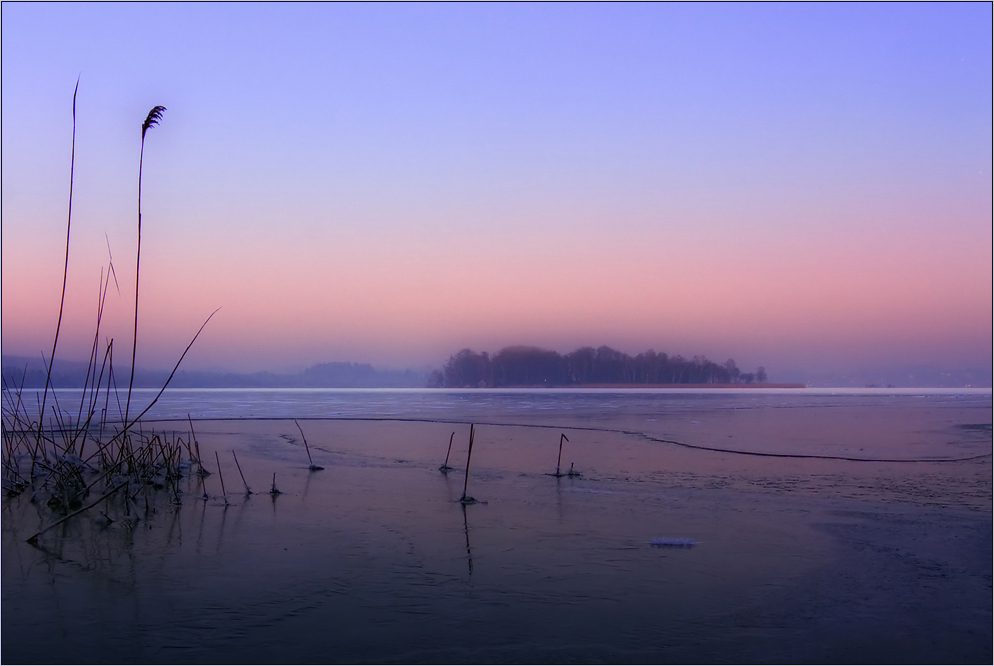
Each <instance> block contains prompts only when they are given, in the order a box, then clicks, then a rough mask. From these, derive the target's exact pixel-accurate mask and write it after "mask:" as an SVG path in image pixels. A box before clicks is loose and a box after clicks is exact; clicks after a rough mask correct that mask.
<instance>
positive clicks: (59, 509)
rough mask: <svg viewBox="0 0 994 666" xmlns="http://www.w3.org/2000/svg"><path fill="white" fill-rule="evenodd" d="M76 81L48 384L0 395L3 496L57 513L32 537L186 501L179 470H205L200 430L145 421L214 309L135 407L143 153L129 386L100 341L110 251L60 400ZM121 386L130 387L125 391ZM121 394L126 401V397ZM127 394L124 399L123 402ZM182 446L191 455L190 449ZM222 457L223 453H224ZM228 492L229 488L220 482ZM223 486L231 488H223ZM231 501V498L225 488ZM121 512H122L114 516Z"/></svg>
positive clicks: (154, 120)
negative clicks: (77, 384)
mask: <svg viewBox="0 0 994 666" xmlns="http://www.w3.org/2000/svg"><path fill="white" fill-rule="evenodd" d="M78 86H79V82H78V81H77V87H76V90H74V92H73V107H72V108H73V145H72V160H71V165H70V176H69V179H70V183H69V209H68V210H69V213H68V218H67V222H66V244H65V253H66V258H65V270H64V272H63V285H62V301H61V302H60V305H59V320H58V324H57V325H56V331H55V336H54V342H53V344H52V356H51V357H49V358H48V359H46V360H45V363H46V377H45V387H44V390H43V391H41V392H40V394H36V395H35V401H34V404H31V401H30V399H29V396H31V395H32V394H33V393H32V392H29V391H27V390H25V389H24V386H23V383H24V382H23V378H22V380H21V383H20V384H19V385H17V384H13V383H12V382H9V381H8V379H7V377H6V376H5V377H4V378H3V385H2V400H0V430H2V432H0V440H2V451H0V458H2V463H0V482H2V488H3V492H4V494H5V496H6V497H8V498H13V497H17V496H20V495H22V494H25V493H29V494H30V501H31V502H32V503H37V504H41V505H45V506H48V507H49V508H50V509H51V511H52V516H51V518H52V521H51V522H50V523H49V524H48V525H47V526H46V527H44V528H43V529H41V530H40V531H39V532H37V533H35V534H34V535H32V536H31V537H30V538H29V539H28V541H29V542H30V543H34V544H37V541H38V538H39V537H40V536H41V535H42V534H44V533H45V532H48V531H49V530H51V529H53V528H55V527H57V526H59V525H62V524H63V523H65V522H66V521H68V520H71V519H72V518H74V517H76V516H78V515H80V514H82V513H84V512H86V511H89V510H91V509H93V508H95V507H98V506H100V507H101V513H102V515H103V516H104V519H105V520H106V521H107V522H108V523H112V522H116V521H117V520H123V521H126V522H127V521H135V520H139V519H141V517H142V515H144V516H145V517H148V516H149V515H150V514H151V513H154V512H155V510H156V505H157V501H156V500H157V499H160V498H162V497H166V498H168V500H169V501H170V502H173V503H178V502H180V497H181V494H182V491H181V488H180V484H179V480H180V479H181V478H183V477H184V476H187V475H188V474H190V470H191V467H192V465H194V464H196V465H197V467H198V468H199V471H200V473H201V475H204V474H206V471H205V470H204V468H203V464H202V461H201V459H200V447H199V443H198V442H197V441H196V437H195V435H194V433H193V423H192V420H191V421H190V433H189V437H188V438H187V439H184V437H183V436H182V435H179V434H176V433H161V432H155V431H154V430H146V428H145V427H144V425H143V423H142V421H141V419H142V417H143V416H144V415H145V414H146V413H148V411H149V410H150V409H151V408H152V407H153V406H154V405H155V403H156V402H157V401H158V400H159V398H160V397H161V396H162V394H163V392H164V391H165V390H166V387H167V386H168V385H169V382H170V381H171V380H172V378H173V376H174V375H175V374H176V371H177V370H178V369H179V366H180V364H181V363H182V362H183V359H184V358H185V357H186V354H187V353H188V352H189V351H190V348H191V347H192V346H193V343H194V342H195V341H196V340H197V338H198V337H199V336H200V333H201V332H202V331H203V330H204V327H206V325H207V323H208V322H209V321H210V320H211V318H212V317H213V316H214V314H216V312H217V311H216V310H215V312H214V313H212V314H211V315H210V316H209V317H207V320H206V321H205V322H204V323H203V325H202V326H201V327H200V329H199V330H198V331H197V333H196V334H195V335H194V336H193V339H192V340H191V341H190V343H189V344H188V345H187V347H186V349H185V350H184V351H183V353H182V354H181V355H180V357H179V360H178V361H177V362H176V365H175V366H174V367H173V370H172V372H171V373H170V375H169V377H168V378H167V379H166V381H165V383H164V384H163V386H162V388H161V389H160V390H159V392H158V394H156V396H155V397H154V398H153V399H152V401H151V402H150V403H149V404H148V405H147V406H146V407H145V408H144V409H143V410H142V411H141V412H140V413H139V414H137V415H136V416H133V415H132V413H131V403H132V392H133V385H134V368H135V358H136V356H135V353H136V352H135V350H136V348H137V337H138V334H137V327H138V284H137V274H138V270H140V261H141V245H140V243H141V160H140V162H139V186H138V187H139V194H138V197H139V203H138V234H139V241H138V242H139V246H138V251H137V255H136V283H135V340H134V344H133V346H132V359H131V360H132V362H131V367H130V369H129V370H130V372H129V375H130V377H129V381H128V387H127V391H126V392H122V391H119V390H118V385H117V380H116V377H115V373H114V362H113V360H114V340H113V339H110V340H108V341H107V342H106V344H105V345H103V346H102V347H101V345H100V340H101V323H102V320H103V314H104V309H105V305H106V301H107V294H108V291H109V287H110V284H111V281H112V280H113V282H114V283H115V285H116V283H117V277H116V273H115V271H114V265H113V259H112V258H111V259H109V263H108V265H107V267H106V269H105V270H104V269H102V270H101V275H100V288H99V299H98V304H97V317H96V326H95V331H94V336H93V344H92V346H91V350H90V358H89V362H88V365H87V371H86V376H85V379H84V383H83V389H82V392H81V394H80V398H79V404H78V405H76V404H73V405H63V404H60V402H59V399H58V394H57V393H56V391H55V387H54V386H53V384H52V365H53V361H54V358H55V353H56V349H57V346H58V340H59V333H60V328H61V324H62V314H63V309H64V306H65V292H66V276H67V275H68V265H69V241H70V231H71V228H72V185H73V182H72V181H73V177H74V173H73V167H74V164H75V136H76V94H77V92H78ZM163 111H165V108H164V107H161V106H156V107H153V109H152V110H151V111H150V112H149V114H148V116H147V117H146V119H145V121H144V122H143V123H142V133H141V140H142V141H141V159H144V149H145V136H146V133H147V132H148V130H149V129H150V128H151V127H154V126H155V125H157V124H158V123H159V121H160V120H161V117H162V112H163ZM122 393H123V396H122ZM122 397H123V401H122ZM122 402H123V405H122ZM184 450H185V452H186V455H185V456H184ZM218 465H219V467H220V461H218ZM222 493H223V491H222ZM223 494H225V493H223ZM225 501H227V498H226V494H225ZM110 513H114V514H115V518H111V517H110V515H109V514H110Z"/></svg>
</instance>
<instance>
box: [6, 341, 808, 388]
mask: <svg viewBox="0 0 994 666" xmlns="http://www.w3.org/2000/svg"><path fill="white" fill-rule="evenodd" d="M2 364H3V383H4V386H5V387H7V388H15V387H21V388H42V387H44V385H45V373H46V368H45V364H44V363H43V362H42V360H41V358H40V357H38V358H30V357H26V356H6V355H5V356H3V358H2ZM127 370H128V369H127V368H125V369H123V370H121V369H116V368H115V371H116V373H117V380H118V382H120V380H121V378H122V377H123V378H124V380H125V386H126V385H127ZM122 373H123V374H122ZM86 377H87V364H86V363H85V362H82V361H70V360H63V359H58V358H57V359H56V361H55V364H54V365H53V368H52V384H53V386H55V387H57V388H80V387H82V386H83V385H84V383H85V382H86ZM168 377H169V372H168V371H167V370H151V369H143V368H141V367H138V368H136V369H135V386H136V387H137V388H161V387H162V385H163V384H164V383H165V382H166V379H167V378H168ZM169 386H170V388H426V387H427V388H522V387H527V388H665V387H680V388H747V387H749V388H751V387H755V388H800V387H803V386H804V385H803V384H771V383H770V382H769V380H768V378H767V376H766V370H765V369H763V368H762V367H760V368H757V369H756V370H755V371H753V372H743V371H742V370H740V369H739V368H738V366H737V365H736V364H735V361H733V360H732V359H729V360H727V361H725V362H724V363H720V364H719V363H715V362H713V361H709V360H708V359H707V358H706V357H704V356H694V357H692V358H690V359H687V358H684V357H683V356H679V355H675V356H669V355H667V354H665V353H657V352H655V351H653V350H651V349H650V350H649V351H647V352H643V353H641V354H637V355H636V356H629V355H628V354H625V353H624V352H620V351H618V350H616V349H612V348H610V347H607V346H601V347H598V348H596V349H595V348H593V347H581V348H580V349H577V350H575V351H572V352H570V353H568V354H559V353H558V352H555V351H549V350H546V349H541V348H539V347H528V346H520V345H519V346H513V347H505V348H504V349H501V350H500V351H498V352H497V353H495V354H492V355H491V354H488V353H487V352H474V351H472V350H470V349H463V350H462V351H460V352H458V353H457V354H455V355H453V356H451V357H449V360H448V361H446V363H445V365H444V366H443V367H442V369H440V370H438V369H436V370H430V371H429V369H428V368H425V369H424V370H410V369H408V370H381V369H377V368H374V367H373V366H372V365H370V364H368V363H345V362H336V363H318V364H316V365H312V366H311V367H309V368H307V369H305V370H301V371H300V372H295V373H274V372H253V373H238V372H225V371H209V370H183V369H180V370H179V372H177V373H176V375H175V376H174V377H173V379H172V381H171V382H170V383H169Z"/></svg>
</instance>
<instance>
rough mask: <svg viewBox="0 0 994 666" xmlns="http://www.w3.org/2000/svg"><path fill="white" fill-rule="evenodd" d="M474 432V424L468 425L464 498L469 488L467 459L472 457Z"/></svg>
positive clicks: (463, 487)
mask: <svg viewBox="0 0 994 666" xmlns="http://www.w3.org/2000/svg"><path fill="white" fill-rule="evenodd" d="M475 434H476V426H475V425H474V424H472V423H471V424H470V425H469V452H468V453H467V454H466V480H465V481H463V484H462V498H461V499H466V490H467V489H468V488H469V459H470V458H472V457H473V437H474V435H475Z"/></svg>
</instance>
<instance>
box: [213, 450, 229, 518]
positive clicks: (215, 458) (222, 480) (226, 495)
mask: <svg viewBox="0 0 994 666" xmlns="http://www.w3.org/2000/svg"><path fill="white" fill-rule="evenodd" d="M214 460H216V461H217V478H219V479H221V497H223V498H224V504H225V506H227V504H228V493H227V492H226V491H225V489H224V474H222V473H221V458H220V457H219V456H218V455H217V451H215V452H214Z"/></svg>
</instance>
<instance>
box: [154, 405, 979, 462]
mask: <svg viewBox="0 0 994 666" xmlns="http://www.w3.org/2000/svg"><path fill="white" fill-rule="evenodd" d="M193 420H194V421H235V422H238V421H292V420H293V419H292V418H289V417H283V416H245V417H237V418H211V417H203V418H197V419H193ZM298 420H301V421H360V422H383V421H386V422H398V423H439V424H446V425H470V423H475V424H476V425H485V426H497V427H510V428H546V429H549V430H579V431H581V432H605V433H614V434H619V435H629V436H632V437H641V438H642V439H645V440H647V441H650V442H657V443H659V444H672V445H673V446H680V447H683V448H686V449H696V450H698V451H710V452H712V453H730V454H734V455H740V456H757V457H761V458H797V459H806V460H844V461H846V462H870V463H951V462H967V461H970V460H981V459H983V458H990V457H991V456H992V455H994V454H992V453H981V454H980V455H976V456H967V457H965V458H854V457H851V456H830V455H818V454H813V453H766V452H760V451H740V450H735V449H719V448H717V447H712V446H701V445H699V444H687V443H686V442H678V441H676V440H673V439H661V438H659V437H653V436H652V435H647V434H645V433H644V432H639V431H637V430H622V429H619V428H593V427H590V426H563V425H547V424H541V423H496V422H493V421H478V420H471V421H462V420H459V421H455V420H451V419H429V418H403V417H372V416H352V417H348V416H310V417H308V416H305V417H298ZM173 421H182V422H184V423H185V422H186V421H187V419H179V418H175V419H150V420H148V421H146V422H147V423H151V422H154V423H169V422H173Z"/></svg>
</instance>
